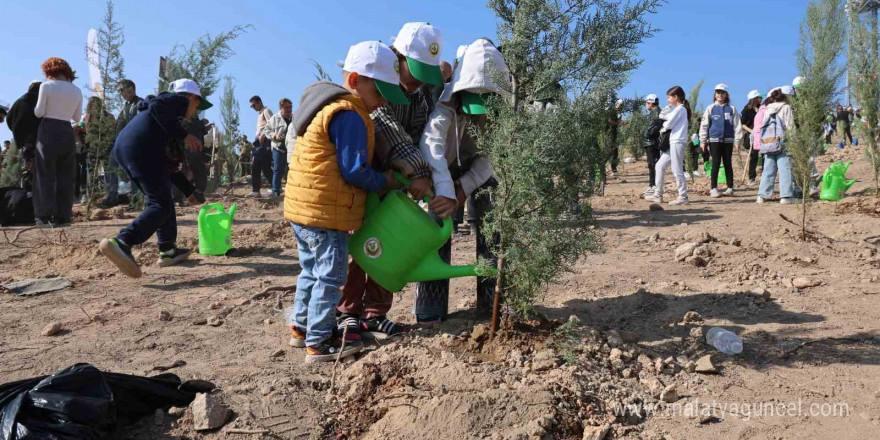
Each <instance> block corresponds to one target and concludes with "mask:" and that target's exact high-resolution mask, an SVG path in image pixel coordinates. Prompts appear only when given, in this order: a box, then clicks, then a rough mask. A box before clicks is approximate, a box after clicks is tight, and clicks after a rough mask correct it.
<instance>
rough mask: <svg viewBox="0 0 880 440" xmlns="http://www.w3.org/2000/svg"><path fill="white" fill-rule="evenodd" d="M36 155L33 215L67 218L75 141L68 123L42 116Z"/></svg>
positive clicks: (71, 199)
mask: <svg viewBox="0 0 880 440" xmlns="http://www.w3.org/2000/svg"><path fill="white" fill-rule="evenodd" d="M36 156H37V157H36V159H37V160H36V167H35V168H36V179H35V181H34V191H33V196H34V217H37V218H41V217H53V216H54V217H55V218H56V219H62V220H69V219H70V218H71V217H72V216H73V202H74V192H75V190H76V142H75V141H74V136H73V128H72V127H71V126H70V122H67V121H61V120H58V119H49V118H44V119H43V122H42V123H40V129H39V131H38V132H37V155H36Z"/></svg>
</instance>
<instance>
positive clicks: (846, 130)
mask: <svg viewBox="0 0 880 440" xmlns="http://www.w3.org/2000/svg"><path fill="white" fill-rule="evenodd" d="M840 125H843V139H844V140H846V139H849V144H850V145H852V143H853V142H852V131H850V124H846V123H843V124H840Z"/></svg>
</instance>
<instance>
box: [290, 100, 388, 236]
mask: <svg viewBox="0 0 880 440" xmlns="http://www.w3.org/2000/svg"><path fill="white" fill-rule="evenodd" d="M343 110H351V111H355V112H357V114H358V115H360V117H361V118H362V119H363V120H364V124H365V125H366V126H367V163H372V161H373V144H374V139H375V137H374V132H373V121H372V120H371V119H370V113H369V112H368V111H367V108H366V106H365V105H364V103H363V101H361V99H360V98H359V97H357V96H354V95H343V96H341V97H339V98H337V99H336V100H334V101H332V102H330V103H329V104H327V105H325V106H324V108H322V109H321V110H319V111H318V113H317V114H316V115H315V117H314V118H313V119H312V122H310V123H309V126H308V127H307V128H306V132H305V133H304V134H303V135H302V136H297V138H296V145H295V146H294V149H293V154H292V155H291V157H290V164H289V165H288V167H289V168H288V172H287V185H286V186H285V189H284V218H285V219H287V220H290V221H292V222H294V223H297V224H300V225H304V226H312V227H317V228H324V229H334V230H337V231H353V230H355V229H357V228H359V227H360V226H361V222H363V220H364V205H365V203H366V200H367V193H366V191H364V190H362V189H360V188H357V187H355V186H353V185H351V184H349V183H348V182H346V181H345V180H344V179H343V178H342V173H341V172H340V171H339V162H338V161H337V157H336V145H335V144H333V142H331V141H330V135H329V132H330V120H331V119H332V118H333V115H334V114H336V112H339V111H343ZM291 129H292V127H291Z"/></svg>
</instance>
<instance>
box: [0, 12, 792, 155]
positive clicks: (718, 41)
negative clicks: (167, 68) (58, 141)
mask: <svg viewBox="0 0 880 440" xmlns="http://www.w3.org/2000/svg"><path fill="white" fill-rule="evenodd" d="M806 4H807V2H806V0H785V1H783V0H740V1H737V2H726V3H716V2H708V1H705V0H671V1H670V2H669V4H667V5H665V6H663V7H661V8H660V11H659V12H658V14H656V15H654V16H651V17H649V20H650V21H651V22H652V23H653V24H654V26H656V27H657V28H659V29H660V31H659V32H658V33H657V34H656V35H655V36H654V37H653V38H652V39H650V40H648V41H646V42H645V43H644V44H643V45H642V47H641V49H640V55H641V57H642V58H643V59H644V60H645V62H644V64H643V65H642V67H641V68H639V70H638V71H636V72H635V73H634V74H633V76H632V79H631V81H630V83H629V84H628V85H627V86H626V87H624V88H623V89H622V90H621V91H620V95H621V96H622V97H631V96H633V95H634V94H635V93H639V94H640V95H646V94H648V93H655V94H657V95H659V96H662V95H663V94H664V93H665V91H666V90H667V89H668V88H669V87H671V86H673V85H681V86H682V87H683V88H684V89H685V90H688V91H689V90H690V88H691V87H693V85H695V84H696V82H697V81H699V80H700V79H701V78H705V79H706V84H705V86H704V88H703V91H702V96H703V99H702V100H701V101H702V102H703V103H704V104H705V103H706V102H707V101H708V100H709V99H711V97H710V96H709V95H710V94H711V88H712V87H713V86H714V85H715V84H716V83H718V82H726V83H727V84H728V85H729V86H730V90H731V96H732V98H733V102H734V104H736V105H737V107H741V105H742V103H743V102H744V101H745V95H746V94H747V93H748V91H749V90H751V89H760V90H761V91H767V90H769V89H770V88H772V87H775V86H779V85H783V84H790V83H791V80H792V78H794V77H795V76H796V75H797V72H796V68H795V65H794V51H795V49H796V48H797V44H798V25H799V23H800V21H801V20H802V18H803V16H804V11H805V9H806ZM367 5H369V6H367ZM438 5H440V6H438ZM771 11H776V12H777V14H775V15H774V16H773V20H772V21H773V23H774V24H773V27H772V29H770V28H768V27H767V26H766V24H765V23H766V18H765V17H767V15H768V13H770V12H771ZM103 14H104V2H103V1H99V0H81V1H78V2H74V3H71V2H69V1H59V0H43V1H41V2H25V1H4V2H2V3H0V15H2V16H3V18H4V20H3V26H2V30H3V39H4V44H2V45H0V100H2V101H6V102H8V103H11V102H13V101H14V100H15V99H17V98H18V97H19V96H20V95H21V94H22V93H24V91H25V90H26V89H27V85H28V83H29V82H30V81H31V80H34V79H40V78H41V76H42V75H41V73H40V64H41V63H42V62H43V61H44V60H45V59H46V58H47V57H49V56H60V57H62V58H65V59H67V60H68V61H69V62H71V64H72V65H73V67H74V69H75V70H77V71H78V74H79V76H80V78H79V79H78V80H77V85H80V86H85V84H86V82H87V76H88V68H87V63H86V61H85V49H84V47H85V41H86V34H87V32H88V30H89V28H92V27H94V28H97V27H99V26H100V24H101V19H102V17H103ZM116 20H117V22H119V23H120V24H121V25H123V27H124V31H125V36H126V43H125V45H124V46H123V48H122V52H123V56H124V57H125V62H126V74H127V76H128V77H130V78H131V79H133V80H134V81H135V82H136V83H137V85H138V92H139V94H140V95H141V96H143V95H145V94H148V93H153V92H154V90H155V88H156V83H157V75H158V72H157V71H158V59H159V56H160V55H166V54H168V52H169V51H170V50H171V47H172V46H173V45H174V44H175V43H182V44H185V45H188V44H189V43H190V42H192V41H193V40H195V39H196V38H198V36H200V35H202V34H204V33H206V32H207V33H211V34H216V33H217V32H220V31H225V30H228V29H229V28H231V27H232V26H234V25H236V24H252V25H254V26H255V29H254V30H253V31H251V32H249V33H247V34H245V35H243V36H241V37H240V38H239V39H238V40H236V41H235V42H234V43H233V48H234V50H235V51H236V55H234V56H233V57H232V58H231V59H230V60H228V61H227V62H226V63H225V64H224V65H223V66H222V69H221V70H222V73H223V74H224V75H229V76H232V77H233V78H235V84H236V91H237V93H236V94H237V98H238V100H239V103H240V104H241V116H242V118H241V120H242V132H243V133H246V134H248V135H249V136H253V134H254V132H255V130H256V129H255V126H256V114H255V113H254V112H253V111H252V110H251V109H250V108H248V106H247V99H248V98H249V97H250V96H251V95H254V94H259V95H261V96H262V97H263V101H264V102H265V103H266V104H267V105H268V106H269V107H270V108H272V110H273V111H275V110H276V109H277V102H278V99H279V98H281V97H289V98H291V99H292V100H293V101H294V105H296V103H297V102H298V100H299V96H300V93H301V92H302V90H303V88H304V87H305V86H306V85H308V84H309V83H310V82H312V81H313V80H314V69H313V67H312V65H311V63H310V62H309V60H310V59H314V60H317V61H318V62H320V63H321V64H322V65H323V66H324V68H325V69H327V70H328V71H330V72H331V73H332V75H333V76H334V78H335V79H338V78H339V76H340V73H339V69H338V68H337V67H336V65H335V62H336V61H337V60H339V59H342V58H344V57H345V54H346V52H347V50H348V47H349V46H350V45H352V44H354V43H357V42H360V41H364V40H374V39H379V40H382V41H385V42H386V43H387V42H389V41H390V37H391V36H393V35H395V34H396V33H397V31H398V29H399V28H400V26H401V25H402V24H403V23H405V22H407V21H429V22H431V23H432V24H434V25H435V26H437V27H438V28H439V29H440V30H441V31H442V32H443V35H444V47H443V49H442V50H443V54H444V58H446V59H452V58H453V57H454V56H455V48H456V47H457V46H458V45H459V44H466V43H469V42H471V41H473V40H474V39H476V38H478V37H482V36H488V37H492V38H494V36H495V34H496V32H495V18H494V15H493V14H492V13H491V11H489V10H488V9H487V8H486V7H485V3H484V2H483V1H482V0H447V1H444V2H440V3H436V2H422V1H403V0H400V1H392V0H372V1H371V2H354V1H348V0H345V1H343V0H322V1H317V2H315V1H300V0H294V1H281V0H259V1H257V0H251V1H246V2H245V1H241V0H239V1H230V0H210V1H209V0H185V1H170V0H149V1H142V0H141V1H136V0H118V1H117V5H116ZM219 93H220V92H219V91H218V92H217V94H215V95H214V96H213V97H212V100H213V101H214V102H215V103H217V102H218V101H219ZM206 117H207V118H209V119H211V120H212V121H213V120H217V121H219V112H218V111H217V110H216V109H211V110H209V111H208V112H207V115H206ZM11 137H12V136H11V133H10V132H9V130H8V129H7V127H6V124H5V123H4V124H2V127H0V140H5V139H9V138H11Z"/></svg>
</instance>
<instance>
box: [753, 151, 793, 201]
mask: <svg viewBox="0 0 880 440" xmlns="http://www.w3.org/2000/svg"><path fill="white" fill-rule="evenodd" d="M777 172H778V173H779V197H780V198H783V199H787V198H790V197H792V196H793V194H794V193H793V189H792V188H793V184H792V183H793V180H792V174H791V156H789V155H788V154H786V153H785V152H784V151H783V152H782V153H779V154H765V155H764V171H763V172H762V173H761V187H760V188H759V189H758V195H759V196H761V197H763V198H765V199H769V198H770V197H772V196H773V187H774V186H775V185H776V173H777Z"/></svg>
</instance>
